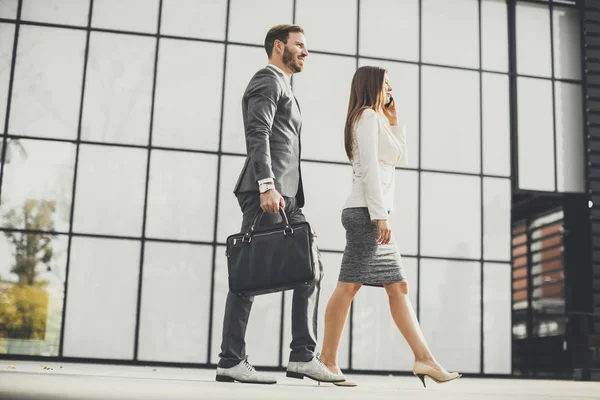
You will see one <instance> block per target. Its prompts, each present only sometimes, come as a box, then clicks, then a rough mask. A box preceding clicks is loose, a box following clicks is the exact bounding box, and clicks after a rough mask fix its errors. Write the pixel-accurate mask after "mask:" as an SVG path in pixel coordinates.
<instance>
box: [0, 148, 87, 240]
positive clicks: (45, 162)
mask: <svg viewBox="0 0 600 400" xmlns="http://www.w3.org/2000/svg"><path fill="white" fill-rule="evenodd" d="M75 148H76V146H75V145H74V144H71V143H58V142H48V141H41V140H26V139H11V140H10V141H9V142H8V147H7V157H6V159H7V160H8V161H9V162H8V163H7V164H6V165H5V166H4V177H3V181H2V198H1V199H0V200H1V203H0V215H1V216H2V218H0V226H3V227H7V228H11V229H32V230H41V231H58V232H68V231H69V223H70V222H69V220H70V217H71V197H72V193H73V172H74V170H75ZM48 154H52V157H48ZM9 213H14V217H7V215H8V214H9Z"/></svg>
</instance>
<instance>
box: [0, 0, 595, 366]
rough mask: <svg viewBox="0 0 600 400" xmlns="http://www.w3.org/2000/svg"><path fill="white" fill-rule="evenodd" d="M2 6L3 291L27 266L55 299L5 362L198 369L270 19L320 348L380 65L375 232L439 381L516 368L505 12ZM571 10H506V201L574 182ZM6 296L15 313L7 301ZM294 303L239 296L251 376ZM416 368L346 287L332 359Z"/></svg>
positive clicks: (370, 304)
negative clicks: (298, 158) (381, 223)
mask: <svg viewBox="0 0 600 400" xmlns="http://www.w3.org/2000/svg"><path fill="white" fill-rule="evenodd" d="M538 3H539V2H538ZM91 5H93V7H90V6H91ZM18 12H19V2H18V1H17V0H2V1H1V2H0V18H1V20H0V21H1V22H0V121H2V122H3V123H4V130H3V136H2V138H3V148H4V153H3V160H4V162H3V169H2V174H1V175H0V185H1V186H0V199H1V200H2V203H1V205H0V213H1V214H2V216H3V218H2V220H1V222H0V227H1V228H0V229H2V230H3V231H4V233H5V235H4V236H2V237H0V280H1V281H2V282H8V283H10V282H16V281H18V279H19V276H20V275H19V273H15V272H11V271H12V270H15V266H17V267H18V266H19V265H21V264H22V262H21V264H19V261H18V260H17V259H18V257H17V256H18V255H19V254H26V255H28V256H29V257H30V259H32V260H34V266H35V269H36V270H37V271H38V272H39V273H38V274H37V277H36V278H35V282H37V283H36V284H38V285H41V286H42V287H44V288H45V289H44V290H47V291H48V293H50V298H51V299H54V300H53V301H51V303H52V304H61V305H62V299H63V298H65V299H66V300H65V301H64V308H63V307H62V306H60V307H58V308H56V307H54V308H48V307H47V309H51V310H52V311H48V312H49V313H50V314H51V316H50V317H49V320H52V321H54V323H52V324H50V323H48V324H47V328H46V331H45V332H42V334H41V336H39V337H37V338H32V337H31V336H30V337H24V338H23V337H14V336H15V335H16V336H19V333H14V332H13V333H11V334H9V333H7V332H8V331H9V330H8V329H7V328H6V326H4V327H3V326H2V325H0V329H4V332H3V333H0V352H6V353H10V354H33V355H43V356H61V357H77V358H89V359H118V360H137V361H140V362H146V361H163V362H176V363H177V362H185V363H196V364H206V363H216V362H217V360H218V353H219V345H220V335H221V322H222V315H223V311H224V301H225V296H226V293H227V262H226V257H225V254H224V243H225V239H226V237H227V236H228V235H230V234H232V233H236V232H237V231H238V230H239V226H240V220H241V213H240V211H239V207H238V204H237V201H236V199H235V197H234V196H233V193H232V190H233V186H234V183H235V181H236V179H237V176H238V174H239V171H240V169H241V166H242V164H243V162H244V152H245V143H244V136H243V126H242V118H241V96H242V93H243V90H244V88H245V85H246V84H247V82H248V80H249V79H250V77H251V76H252V75H253V74H254V73H255V72H256V71H257V70H258V69H260V68H261V67H263V66H264V65H265V64H266V62H267V59H266V55H265V53H264V49H263V48H262V45H261V44H262V42H263V40H264V35H265V33H266V31H267V30H268V28H269V27H270V26H272V25H274V24H277V23H291V22H295V23H298V24H301V25H303V26H304V27H305V29H306V38H307V43H308V49H309V51H310V52H311V55H310V56H309V57H308V59H307V63H306V67H305V71H304V72H302V73H301V74H298V75H297V76H294V79H293V87H294V92H295V94H296V96H297V98H298V100H299V102H300V106H301V110H302V115H303V132H302V141H303V157H304V160H303V164H302V168H303V177H304V182H305V184H304V186H305V191H306V197H307V204H306V207H305V209H304V211H305V214H306V215H307V218H308V219H309V221H311V223H312V225H313V226H314V228H315V230H316V231H317V232H318V234H319V245H320V247H321V251H322V253H323V259H324V263H325V278H324V281H323V285H322V292H321V298H320V303H319V309H320V319H319V335H320V337H322V331H323V316H324V309H325V306H326V303H327V300H328V298H329V296H330V295H331V293H332V291H333V289H334V287H335V284H336V280H337V274H338V272H339V266H340V262H341V257H342V252H343V249H344V245H345V236H344V231H343V228H342V226H341V223H340V211H341V208H342V206H343V203H344V201H345V199H346V196H347V195H348V194H349V191H350V185H351V174H352V170H351V167H350V165H349V164H348V162H347V160H346V157H345V155H344V150H343V125H344V120H345V112H346V108H347V102H348V95H349V88H350V82H351V79H352V75H353V73H354V71H355V70H356V68H357V67H359V66H362V65H380V66H383V67H385V68H387V69H388V74H389V78H390V82H391V84H392V86H393V88H394V97H395V98H396V101H397V103H398V109H399V113H400V119H401V121H402V123H404V124H406V125H407V132H408V143H409V158H410V163H409V166H408V167H407V168H404V169H397V170H396V177H395V179H396V204H395V207H396V212H395V213H394V215H393V217H392V228H393V231H394V234H395V236H396V239H397V241H398V243H399V247H400V251H401V253H402V255H403V261H404V265H405V269H406V272H407V275H408V281H409V284H410V298H411V301H412V302H413V304H414V306H415V309H416V310H417V313H418V316H419V319H420V321H421V324H422V328H423V331H424V334H425V337H426V339H427V341H428V343H429V345H430V347H431V349H432V350H433V353H434V354H435V356H436V358H437V359H438V360H439V361H440V362H441V363H442V364H443V365H444V366H445V367H446V368H447V369H449V370H459V371H461V372H466V373H484V374H491V373H493V374H496V373H500V374H508V373H510V372H511V266H510V260H511V229H510V223H511V220H510V204H511V179H512V180H516V178H517V177H516V176H511V158H510V157H511V130H510V127H511V123H510V109H511V106H510V97H509V75H508V72H509V63H508V54H509V44H508V43H509V41H508V32H509V26H510V24H509V21H508V17H507V16H508V12H507V4H506V2H505V1H500V0H481V1H477V0H452V1H449V0H398V1H392V0H360V1H355V2H350V1H347V0H327V1H323V0H320V1H316V0H276V1H275V0H254V1H245V0H212V1H209V0H205V1H192V0H144V1H142V0H126V1H125V0H121V1H110V0H94V1H93V2H92V3H90V2H86V1H83V0H81V1H75V0H23V1H22V6H21V7H20V20H21V21H22V23H17V21H16V19H17V18H18ZM574 15H575V14H574V11H573V9H572V8H565V7H562V6H558V5H557V6H554V7H553V9H552V12H550V8H549V6H548V5H540V4H532V3H530V2H519V4H518V6H517V20H516V28H517V39H518V41H517V44H518V49H517V50H518V60H519V64H518V73H519V75H522V76H520V77H519V96H518V116H519V120H518V122H519V124H518V145H519V146H518V160H519V164H518V166H519V168H518V177H519V179H518V182H519V187H520V188H524V189H537V190H548V191H554V190H558V191H582V190H583V183H582V182H580V179H581V180H582V179H583V178H582V177H581V178H580V176H579V175H580V174H582V173H581V172H580V171H579V169H577V168H574V169H572V168H570V167H569V165H571V164H574V163H572V161H573V160H574V159H575V158H576V157H577V156H578V154H579V153H578V152H579V151H581V147H577V146H579V144H578V143H579V142H578V140H579V139H578V136H577V135H578V134H579V132H580V130H581V126H580V125H578V123H579V122H580V121H579V119H578V118H579V117H577V110H578V109H577V107H578V106H577V104H575V105H573V103H576V100H577V99H578V97H577V93H578V91H580V90H581V88H580V83H579V79H580V77H579V75H578V73H579V70H578V68H577V65H576V64H577V63H578V62H579V61H578V59H577V53H576V48H577V46H578V42H577V41H578V36H577V35H575V34H574V32H578V31H577V29H578V21H577V18H576V17H575V16H574ZM551 17H552V18H551ZM544 18H546V19H547V21H546V26H543V21H544ZM550 21H553V24H551V23H550ZM88 26H90V27H91V29H90V30H87V29H86V27H88ZM16 32H18V35H17V37H16V38H15V33H16ZM534 38H535V39H534ZM551 38H553V40H552V41H551ZM15 44H16V48H15V47H14V45H15ZM13 55H15V56H16V57H13ZM548 55H549V57H550V58H548ZM552 60H553V61H552ZM574 60H575V61H574ZM542 128H543V129H542ZM555 149H561V151H555ZM581 171H582V170H581ZM30 200H32V201H30ZM11 211H12V214H11ZM9 214H10V215H9ZM48 231H55V232H56V234H54V235H49V234H47V233H45V232H48ZM26 232H29V233H26ZM24 240H26V242H24ZM24 243H25V244H24ZM48 243H49V244H48ZM48 248H51V249H52V252H51V257H50V258H48V257H47V256H46V257H44V255H45V254H46V252H47V250H48ZM32 249H33V250H32ZM21 275H22V274H21ZM40 282H47V283H45V284H42V283H40ZM3 285H4V284H3ZM9 286H11V287H13V288H17V289H15V290H14V292H15V293H12V292H11V293H12V294H11V295H12V296H13V297H14V298H16V296H17V295H18V290H21V289H22V288H21V289H19V287H18V286H17V285H13V284H10V285H9ZM2 287H4V286H2ZM57 299H58V301H57ZM11 301H17V300H11ZM6 303H8V301H7V302H6ZM290 305H291V293H289V292H287V293H284V294H281V293H278V294H271V295H265V296H259V297H257V298H256V300H255V302H254V306H253V311H252V315H251V319H250V324H249V326H248V331H247V343H248V352H249V354H250V361H251V362H252V363H254V364H255V365H259V366H285V365H286V363H287V349H288V345H289V341H290V339H291V335H290ZM39 307H41V308H44V307H45V306H44V305H43V304H42V305H41V306H38V308H39ZM11 335H12V336H13V337H11ZM20 335H21V336H23V335H24V334H22V333H21V334H20ZM2 336H4V339H2V338H1V337H2ZM61 344H62V346H61ZM412 361H413V357H412V354H411V352H410V349H409V348H408V346H407V345H406V343H405V342H404V341H403V339H402V337H401V335H400V333H399V332H398V330H397V329H396V327H395V325H394V323H393V321H392V319H391V317H390V314H389V309H388V305H387V298H386V295H385V292H384V291H383V290H382V289H375V288H364V289H362V290H361V292H360V293H359V295H358V296H357V298H356V300H355V302H354V307H353V310H352V313H351V318H350V321H349V323H348V326H347V327H346V330H345V331H344V336H343V339H342V345H341V350H340V365H341V367H342V368H344V369H348V368H352V369H357V370H410V369H411V367H412Z"/></svg>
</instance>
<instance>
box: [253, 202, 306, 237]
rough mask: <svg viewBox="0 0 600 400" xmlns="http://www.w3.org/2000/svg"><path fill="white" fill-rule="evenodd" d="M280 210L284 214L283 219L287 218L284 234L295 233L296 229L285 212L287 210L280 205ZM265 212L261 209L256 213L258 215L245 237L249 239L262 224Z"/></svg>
mask: <svg viewBox="0 0 600 400" xmlns="http://www.w3.org/2000/svg"><path fill="white" fill-rule="evenodd" d="M279 211H280V212H281V214H282V215H283V219H284V220H285V229H284V231H283V233H284V234H286V235H288V234H293V233H294V229H292V227H291V226H290V221H289V220H288V217H287V214H286V213H285V210H284V209H283V207H281V206H280V207H279ZM264 214H265V212H264V211H263V210H262V208H261V209H259V210H258V212H257V213H256V216H254V220H253V221H252V225H250V230H248V232H246V234H245V235H244V238H243V239H242V240H244V239H246V240H249V239H250V238H251V237H252V234H253V233H254V229H255V228H256V227H257V226H259V225H260V221H261V220H262V216H263V215H264Z"/></svg>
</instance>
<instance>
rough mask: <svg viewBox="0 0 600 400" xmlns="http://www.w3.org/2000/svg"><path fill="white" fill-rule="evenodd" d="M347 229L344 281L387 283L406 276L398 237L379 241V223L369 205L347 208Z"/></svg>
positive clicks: (341, 270) (345, 215) (342, 269)
mask: <svg viewBox="0 0 600 400" xmlns="http://www.w3.org/2000/svg"><path fill="white" fill-rule="evenodd" d="M342 225H343V226H344V229H346V248H345V249H344V256H343V258H342V266H341V269H340V276H339V278H338V280H339V281H340V282H352V283H362V284H364V285H368V286H383V285H382V284H383V283H393V282H401V281H403V280H404V279H405V277H406V275H405V273H404V266H403V265H402V258H401V257H400V252H399V251H398V247H397V246H396V243H395V241H394V238H393V235H392V240H390V242H389V243H388V244H384V245H381V244H378V243H377V223H376V222H373V221H371V218H370V216H369V210H368V209H367V207H357V208H346V209H344V210H343V211H342Z"/></svg>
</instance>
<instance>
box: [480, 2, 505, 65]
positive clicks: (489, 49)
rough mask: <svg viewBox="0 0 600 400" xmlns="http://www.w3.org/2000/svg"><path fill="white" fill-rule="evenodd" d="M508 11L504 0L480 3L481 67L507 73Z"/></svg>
mask: <svg viewBox="0 0 600 400" xmlns="http://www.w3.org/2000/svg"><path fill="white" fill-rule="evenodd" d="M507 14H508V10H507V7H506V1H505V0H484V1H482V2H481V42H482V43H481V44H482V46H481V62H482V65H481V67H482V68H483V69H486V70H490V71H500V72H508V19H507V18H508V17H507Z"/></svg>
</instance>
